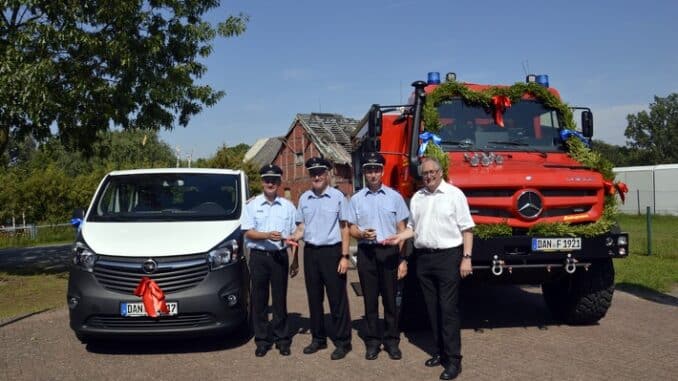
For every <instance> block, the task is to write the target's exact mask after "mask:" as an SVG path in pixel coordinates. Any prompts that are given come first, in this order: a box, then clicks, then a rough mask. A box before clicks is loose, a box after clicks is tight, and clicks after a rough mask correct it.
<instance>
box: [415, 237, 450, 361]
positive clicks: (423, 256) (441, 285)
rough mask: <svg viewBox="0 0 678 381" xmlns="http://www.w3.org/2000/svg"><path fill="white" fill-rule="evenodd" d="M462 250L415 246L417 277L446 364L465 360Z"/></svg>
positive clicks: (436, 340) (434, 335)
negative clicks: (460, 287)
mask: <svg viewBox="0 0 678 381" xmlns="http://www.w3.org/2000/svg"><path fill="white" fill-rule="evenodd" d="M460 249H461V248H460V247H455V248H451V249H442V250H426V249H415V253H416V261H417V278H418V279H419V284H420V285H421V291H422V293H423V294H424V300H425V301H426V309H427V311H428V316H429V319H430V320H431V328H432V330H433V338H434V340H435V342H436V345H437V348H438V351H439V354H440V356H441V359H442V360H443V362H444V364H445V365H447V364H449V363H450V362H451V361H456V362H458V361H459V360H460V359H461V336H460V329H461V317H460V316H459V281H460V274H459V265H460V264H461V250H460Z"/></svg>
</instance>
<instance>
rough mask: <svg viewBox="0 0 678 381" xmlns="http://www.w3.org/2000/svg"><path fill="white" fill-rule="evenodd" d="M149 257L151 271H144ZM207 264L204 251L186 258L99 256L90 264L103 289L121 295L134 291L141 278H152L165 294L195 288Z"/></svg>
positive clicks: (205, 273) (203, 275)
mask: <svg viewBox="0 0 678 381" xmlns="http://www.w3.org/2000/svg"><path fill="white" fill-rule="evenodd" d="M149 259H153V261H155V262H156V264H157V266H156V267H157V270H156V271H155V272H153V273H151V274H148V273H146V272H145V271H144V267H143V265H144V262H147V261H148V260H149ZM208 272H209V265H208V263H207V258H206V257H205V255H204V254H200V255H193V256H188V257H184V256H182V257H164V258H149V257H140V258H128V257H124V258H121V257H112V256H99V258H98V259H97V262H96V264H95V266H94V276H95V277H96V279H97V281H98V282H99V283H100V284H101V285H102V286H104V287H105V288H106V289H108V290H111V291H115V292H120V293H124V294H134V289H135V288H136V287H137V285H138V284H139V282H140V281H141V278H142V277H144V276H147V277H149V278H151V279H153V280H154V281H155V282H156V283H157V284H158V286H160V288H161V289H162V290H163V291H164V292H165V293H166V294H168V293H172V292H179V291H183V290H186V289H189V288H191V287H195V286H196V285H198V284H199V283H200V282H202V280H203V279H205V277H206V276H207V273H208Z"/></svg>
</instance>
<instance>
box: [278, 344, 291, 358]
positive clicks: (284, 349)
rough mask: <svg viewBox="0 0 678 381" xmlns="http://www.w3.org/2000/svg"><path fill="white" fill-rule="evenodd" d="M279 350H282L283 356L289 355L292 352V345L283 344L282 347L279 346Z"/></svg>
mask: <svg viewBox="0 0 678 381" xmlns="http://www.w3.org/2000/svg"><path fill="white" fill-rule="evenodd" d="M278 350H279V351H280V354H281V355H282V356H289V355H291V354H292V351H290V347H289V346H286V345H283V346H281V347H280V348H278Z"/></svg>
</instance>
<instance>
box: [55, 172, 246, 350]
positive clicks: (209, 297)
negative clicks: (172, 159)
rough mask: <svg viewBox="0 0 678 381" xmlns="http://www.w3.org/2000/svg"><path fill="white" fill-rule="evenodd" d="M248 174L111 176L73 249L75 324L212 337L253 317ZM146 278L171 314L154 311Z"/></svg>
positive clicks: (79, 331)
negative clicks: (246, 225)
mask: <svg viewBox="0 0 678 381" xmlns="http://www.w3.org/2000/svg"><path fill="white" fill-rule="evenodd" d="M246 200H247V176H246V175H245V173H244V172H243V171H236V170H229V169H199V168H193V169H191V168H169V169H142V170H129V171H115V172H111V173H109V174H108V175H106V176H105V177H104V179H103V180H102V181H101V184H99V187H98V189H97V191H96V193H95V195H94V198H93V200H92V202H91V204H90V206H89V208H88V210H87V212H86V213H85V215H84V219H83V223H82V225H81V227H80V230H79V233H78V236H77V238H76V241H75V244H74V247H73V265H72V268H71V271H70V277H69V282H68V295H67V301H68V306H69V310H70V325H71V328H72V329H73V330H74V331H75V334H76V336H77V337H78V338H79V339H81V340H82V341H83V342H84V341H86V340H87V339H88V338H100V337H112V336H115V337H118V336H121V335H123V336H144V335H163V336H166V335H180V334H189V335H195V334H207V333H209V334H213V333H223V332H229V331H233V330H235V329H238V328H239V327H244V326H246V325H247V324H248V322H249V311H250V309H249V284H250V280H249V273H248V269H247V264H246V261H245V258H244V255H243V242H242V232H241V230H240V223H239V220H240V214H241V213H242V210H243V208H244V207H245V201H246ZM142 277H149V278H150V279H152V280H154V281H155V282H156V283H157V285H158V286H159V287H160V289H161V290H162V291H163V292H164V294H165V298H166V299H165V300H166V302H167V306H168V308H169V314H163V315H161V316H159V317H156V318H152V317H149V316H148V315H147V313H146V311H145V309H144V305H143V303H142V300H141V298H140V297H138V296H135V295H134V291H135V289H136V287H137V286H138V285H139V283H140V281H141V279H142Z"/></svg>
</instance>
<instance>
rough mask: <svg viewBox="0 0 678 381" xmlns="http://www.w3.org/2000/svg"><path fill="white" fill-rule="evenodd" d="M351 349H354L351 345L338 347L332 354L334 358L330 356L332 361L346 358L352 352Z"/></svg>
mask: <svg viewBox="0 0 678 381" xmlns="http://www.w3.org/2000/svg"><path fill="white" fill-rule="evenodd" d="M351 349H353V348H351V344H347V345H344V346H342V347H336V348H335V349H334V352H332V356H330V358H331V359H332V360H341V359H343V358H344V357H346V354H348V352H350V351H351Z"/></svg>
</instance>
